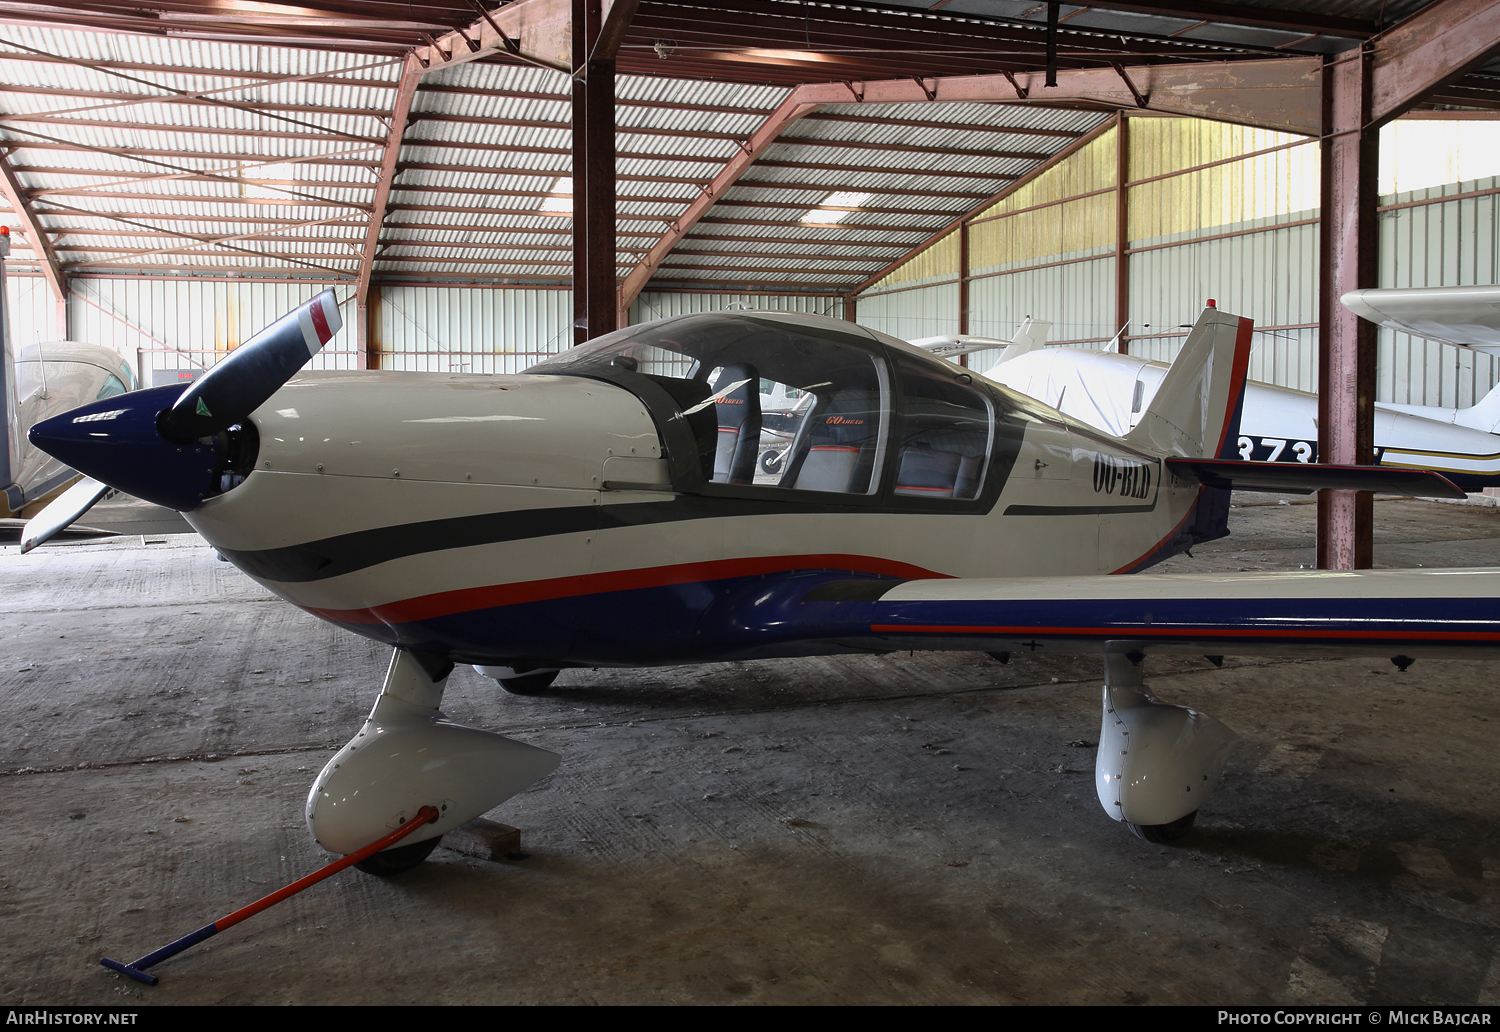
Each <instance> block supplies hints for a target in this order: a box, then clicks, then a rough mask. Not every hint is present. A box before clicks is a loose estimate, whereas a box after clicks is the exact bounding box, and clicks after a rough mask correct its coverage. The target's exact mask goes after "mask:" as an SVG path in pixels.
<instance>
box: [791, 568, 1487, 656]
mask: <svg viewBox="0 0 1500 1032" xmlns="http://www.w3.org/2000/svg"><path fill="white" fill-rule="evenodd" d="M803 606H804V608H805V609H806V610H807V611H808V612H807V617H808V618H810V619H812V620H821V621H826V624H825V625H826V626H829V627H830V628H831V627H833V626H839V625H841V626H842V627H844V628H846V629H847V631H846V633H847V634H848V635H849V638H847V639H845V640H846V641H847V642H848V644H850V645H855V644H856V641H857V643H858V645H859V646H862V647H866V648H868V647H871V646H872V645H875V644H876V643H878V644H879V646H880V647H882V648H886V649H892V650H900V649H950V650H976V651H983V652H1005V653H1009V652H1019V651H1042V652H1094V653H1099V652H1106V651H1107V652H1148V651H1160V650H1169V651H1177V652H1187V653H1192V654H1198V655H1222V654H1226V653H1229V654H1235V655H1244V654H1254V653H1262V652H1272V653H1275V654H1286V653H1288V652H1295V653H1301V654H1310V655H1331V656H1339V655H1364V656H1385V657H1394V656H1398V655H1400V656H1418V655H1424V654H1425V655H1445V656H1458V657H1469V658H1479V657H1481V656H1485V655H1490V656H1493V655H1495V650H1496V649H1500V569H1470V570H1353V571H1345V570H1305V571H1288V572H1276V573H1269V572H1250V573H1214V574H1168V575H1162V576H1151V575H1145V576H1134V577H1121V576H1090V577H1013V578H983V579H981V578H972V579H971V578H939V579H930V580H909V581H902V582H898V583H895V584H894V585H893V584H892V583H891V582H890V581H869V580H864V581H854V580H840V581H831V582H827V583H824V584H823V585H822V586H820V587H818V588H816V589H814V590H813V591H811V592H809V593H808V594H807V595H806V596H805V597H804V599H803ZM856 631H857V632H858V634H857V637H856Z"/></svg>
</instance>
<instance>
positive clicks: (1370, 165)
mask: <svg viewBox="0 0 1500 1032" xmlns="http://www.w3.org/2000/svg"><path fill="white" fill-rule="evenodd" d="M1372 65H1373V59H1372V55H1371V53H1370V52H1369V50H1368V49H1366V48H1362V52H1361V54H1360V55H1359V56H1358V57H1357V58H1356V59H1355V60H1342V61H1338V62H1335V61H1332V60H1330V61H1329V62H1328V64H1327V65H1326V67H1325V69H1324V75H1323V79H1324V98H1325V99H1324V104H1323V108H1324V133H1323V142H1322V148H1323V161H1322V182H1321V190H1322V199H1321V201H1322V210H1321V215H1320V221H1321V236H1322V248H1321V250H1322V253H1321V254H1320V255H1319V276H1320V280H1321V289H1320V290H1319V297H1318V306H1319V312H1318V322H1319V326H1318V388H1319V389H1318V461H1319V462H1333V463H1343V464H1348V463H1369V462H1372V461H1374V458H1375V450H1374V444H1375V342H1376V327H1375V325H1374V324H1373V323H1370V322H1367V321H1365V320H1363V319H1360V318H1359V317H1358V316H1356V315H1355V314H1354V313H1353V312H1351V311H1349V310H1348V309H1347V308H1345V307H1344V306H1343V305H1342V304H1340V303H1339V298H1340V297H1341V296H1342V295H1344V294H1345V293H1347V292H1348V291H1351V290H1357V289H1359V288H1360V287H1373V286H1375V282H1376V274H1377V258H1378V254H1379V237H1378V235H1377V228H1376V212H1375V202H1376V199H1377V191H1378V188H1379V187H1378V183H1379V180H1378V176H1379V169H1380V134H1379V131H1378V130H1377V129H1374V128H1371V127H1370V103H1371V87H1372V85H1373V83H1372V79H1373V75H1372V71H1373V68H1372ZM1373 497H1374V496H1373V495H1371V494H1370V493H1369V492H1355V491H1320V492H1318V539H1317V555H1318V567H1319V568H1320V569H1328V570H1356V569H1367V568H1369V566H1370V565H1371V560H1372V555H1371V552H1372V543H1373V531H1372V519H1373V506H1372V499H1373Z"/></svg>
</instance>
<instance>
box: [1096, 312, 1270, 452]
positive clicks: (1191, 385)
mask: <svg viewBox="0 0 1500 1032" xmlns="http://www.w3.org/2000/svg"><path fill="white" fill-rule="evenodd" d="M1253 326H1254V323H1253V322H1252V321H1251V320H1249V319H1245V318H1241V317H1239V316H1234V315H1229V314H1227V313H1224V312H1221V311H1219V310H1218V309H1217V308H1205V309H1204V310H1203V314H1202V315H1200V316H1199V317H1198V321H1197V323H1196V324H1194V326H1193V330H1192V332H1191V333H1189V334H1188V337H1187V343H1185V344H1184V345H1183V346H1182V352H1181V353H1180V354H1179V355H1178V356H1177V360H1176V361H1175V362H1173V363H1172V368H1170V369H1168V370H1167V375H1166V378H1165V379H1163V380H1162V382H1161V387H1160V388H1158V389H1157V392H1156V397H1154V398H1152V399H1151V404H1150V406H1149V407H1148V408H1147V409H1146V411H1145V414H1144V415H1142V416H1141V421H1140V422H1139V423H1137V424H1136V426H1135V429H1134V430H1131V431H1130V433H1128V434H1126V435H1125V440H1126V441H1128V442H1130V443H1131V444H1133V445H1135V446H1136V447H1138V448H1142V449H1145V450H1149V451H1154V452H1156V453H1158V454H1160V455H1165V456H1168V457H1180V458H1188V459H1211V458H1222V459H1228V458H1234V457H1235V444H1236V442H1237V440H1238V438H1239V431H1240V411H1241V408H1242V407H1243V406H1244V403H1245V373H1246V371H1247V370H1248V368H1249V363H1250V331H1251V328H1252V327H1253Z"/></svg>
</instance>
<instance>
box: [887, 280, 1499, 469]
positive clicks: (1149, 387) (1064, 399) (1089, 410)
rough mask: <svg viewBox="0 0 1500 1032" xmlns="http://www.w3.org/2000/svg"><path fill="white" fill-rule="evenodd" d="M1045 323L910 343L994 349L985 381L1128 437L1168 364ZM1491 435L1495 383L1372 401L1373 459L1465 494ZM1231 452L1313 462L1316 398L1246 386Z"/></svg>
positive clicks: (1491, 463) (937, 349) (1495, 446)
mask: <svg viewBox="0 0 1500 1032" xmlns="http://www.w3.org/2000/svg"><path fill="white" fill-rule="evenodd" d="M1486 289H1488V288H1486ZM1346 301H1347V298H1346ZM1497 314H1500V313H1497ZM1050 325H1051V324H1050V323H1044V322H1040V321H1033V320H1030V319H1028V320H1026V321H1025V322H1023V323H1022V326H1021V329H1020V330H1019V331H1018V333H1017V335H1016V339H1015V340H1014V341H1011V342H1006V341H1000V340H992V339H987V338H981V337H926V338H923V339H921V340H914V341H912V343H913V344H915V345H916V346H918V347H920V348H922V349H923V350H926V351H931V352H932V353H933V354H935V355H940V356H942V357H946V358H951V357H956V356H957V355H962V354H970V353H973V352H976V351H988V350H992V349H995V348H1003V349H1004V352H1003V353H1002V354H1001V356H1000V359H999V360H998V361H997V362H996V363H995V364H994V365H993V366H992V367H991V368H989V369H988V370H986V371H985V374H984V375H985V376H986V377H987V378H988V379H990V380H993V381H995V382H996V383H1001V384H1004V385H1005V386H1007V387H1010V388H1013V389H1014V390H1018V391H1020V392H1021V393H1022V394H1026V395H1029V396H1031V397H1033V398H1035V399H1037V400H1038V401H1040V402H1042V403H1043V404H1046V405H1050V406H1052V407H1053V408H1056V409H1060V410H1061V411H1062V412H1064V413H1065V414H1067V415H1069V416H1072V417H1073V418H1074V419H1078V420H1082V421H1083V422H1084V423H1087V424H1088V425H1089V426H1092V427H1094V428H1095V429H1097V430H1102V431H1104V432H1105V433H1107V434H1111V435H1114V436H1121V435H1124V434H1128V433H1130V431H1131V430H1132V429H1134V427H1135V426H1136V424H1137V423H1138V422H1139V421H1140V419H1141V417H1142V415H1143V414H1144V413H1145V411H1146V408H1147V407H1148V406H1149V405H1150V404H1151V400H1152V398H1154V397H1155V395H1156V391H1157V390H1158V389H1159V388H1160V387H1161V383H1162V379H1163V378H1164V377H1165V376H1166V375H1167V369H1168V366H1167V365H1166V364H1165V363H1163V362H1153V361H1151V360H1149V359H1145V358H1141V357H1139V356H1137V355H1121V354H1117V353H1115V352H1113V351H1108V350H1106V351H1093V350H1090V349H1087V348H1070V347H1065V346H1053V347H1044V345H1045V344H1046V331H1047V327H1049V326H1050ZM1496 430H1500V385H1497V386H1496V387H1495V388H1494V389H1493V390H1491V391H1490V392H1489V393H1488V394H1487V395H1486V396H1485V397H1484V398H1483V399H1481V400H1480V401H1479V403H1478V404H1476V405H1473V406H1470V407H1468V408H1458V409H1455V408H1441V407H1436V406H1427V405H1400V404H1395V403H1389V402H1376V403H1375V456H1376V463H1377V464H1378V465H1381V466H1393V467H1398V468H1401V469H1425V470H1431V471H1433V472H1435V473H1441V474H1442V475H1443V476H1445V477H1447V478H1448V479H1449V480H1451V481H1453V483H1455V484H1457V485H1458V486H1459V487H1462V488H1464V489H1465V490H1466V491H1481V490H1483V489H1484V488H1486V487H1500V436H1497V435H1496ZM1234 451H1235V453H1236V454H1237V455H1238V456H1239V457H1240V458H1242V459H1246V460H1253V461H1256V462H1289V463H1290V462H1297V463H1312V462H1316V461H1317V458H1318V396H1317V395H1316V394H1311V393H1309V392H1307V391H1298V390H1293V389H1292V388H1290V387H1277V386H1274V385H1272V384H1268V383H1257V382H1255V381H1250V382H1249V383H1247V384H1246V385H1245V405H1244V411H1243V414H1242V416H1241V419H1240V432H1239V434H1238V435H1236V439H1235V447H1234Z"/></svg>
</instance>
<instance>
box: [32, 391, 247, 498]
mask: <svg viewBox="0 0 1500 1032" xmlns="http://www.w3.org/2000/svg"><path fill="white" fill-rule="evenodd" d="M183 390H184V388H183V387H181V386H180V385H177V384H171V385H169V386H166V387H153V388H151V389H149V390H143V391H134V392H132V393H130V394H117V395H115V396H114V397H112V398H105V399H103V400H102V401H95V402H91V403H90V404H87V405H84V406H82V407H81V408H76V409H73V410H72V411H70V412H64V413H63V414H62V415H60V416H53V417H52V418H51V419H45V420H43V421H42V422H40V423H37V424H36V425H35V426H33V427H32V428H31V431H30V432H29V433H28V434H27V437H28V438H29V439H30V440H31V443H32V444H34V445H36V447H38V448H40V449H41V450H42V451H44V452H46V453H47V454H48V455H51V456H53V457H55V458H58V459H61V460H62V461H63V462H66V463H67V464H68V465H69V466H72V467H73V468H74V469H76V470H78V471H79V472H80V473H84V474H86V475H88V476H91V477H93V478H94V479H95V480H99V481H102V482H103V483H106V484H108V485H109V486H110V487H113V488H118V489H119V490H121V491H124V492H126V493H127V494H132V495H135V496H136V497H137V498H144V499H145V500H146V501H148V502H155V503H156V504H158V505H165V506H167V507H168V508H172V509H177V510H179V511H181V512H187V511H188V510H190V509H194V508H197V506H198V503H200V502H202V501H203V499H204V498H206V497H207V496H208V495H209V493H210V492H211V490H212V488H213V485H214V478H215V470H216V467H217V466H218V461H219V456H218V451H219V448H218V446H217V444H216V443H215V441H214V439H213V438H208V439H206V443H205V440H195V441H189V442H187V443H185V444H178V443H176V442H173V441H168V440H166V439H165V438H163V437H162V436H161V434H160V433H159V432H158V431H157V418H158V417H159V416H160V414H161V413H162V412H164V411H166V410H168V409H170V408H171V407H172V403H173V402H175V401H176V400H177V398H178V397H179V396H180V395H181V394H182V392H183Z"/></svg>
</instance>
